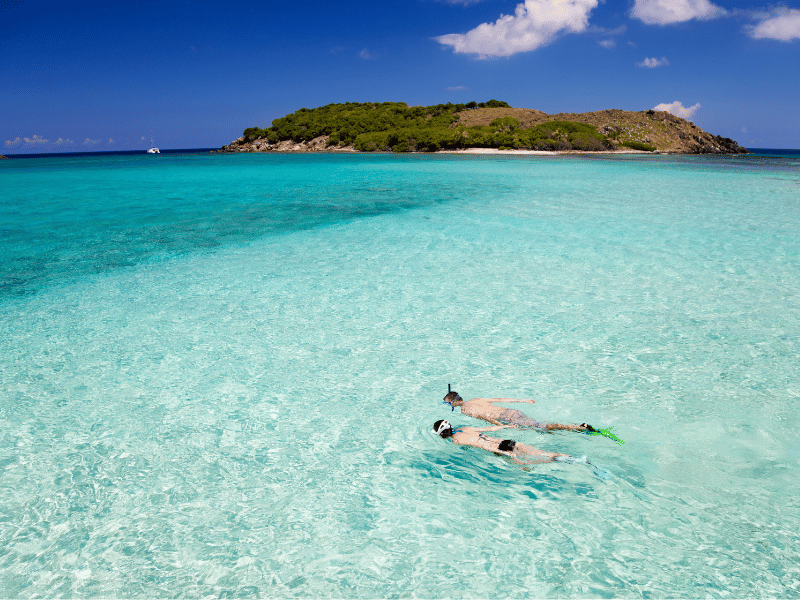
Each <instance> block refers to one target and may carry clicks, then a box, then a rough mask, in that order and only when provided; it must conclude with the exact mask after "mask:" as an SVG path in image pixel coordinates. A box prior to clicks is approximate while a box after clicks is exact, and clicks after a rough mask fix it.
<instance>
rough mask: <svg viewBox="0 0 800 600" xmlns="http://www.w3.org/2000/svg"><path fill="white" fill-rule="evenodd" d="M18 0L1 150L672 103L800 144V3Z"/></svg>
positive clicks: (10, 5)
mask: <svg viewBox="0 0 800 600" xmlns="http://www.w3.org/2000/svg"><path fill="white" fill-rule="evenodd" d="M758 2H759V0H719V2H717V1H713V2H712V1H711V0H605V1H600V0H524V1H523V2H519V1H513V0H512V1H506V0H389V1H384V2H374V1H373V2H368V1H365V0H352V1H349V2H337V1H335V0H328V1H327V2H316V1H307V2H304V3H297V2H291V3H289V2H286V3H278V2H272V1H262V2H249V1H240V0H227V1H226V2H210V1H204V0H200V1H198V0H184V1H180V2H178V1H176V2H172V1H170V0H163V1H150V0H139V1H138V2H135V3H133V2H125V3H119V2H82V1H76V2H70V1H67V2H64V1H61V2H51V1H48V0H0V49H2V52H0V56H2V59H1V60H0V140H2V141H3V143H4V145H3V147H0V153H3V154H13V153H19V152H23V153H27V152H55V151H71V152H75V151H100V150H133V149H144V148H147V147H149V145H150V136H151V133H152V135H153V137H154V141H155V144H156V145H157V146H159V147H161V148H200V147H219V146H221V145H223V144H226V143H228V142H230V141H232V140H233V139H235V138H237V137H239V136H240V135H241V133H242V131H243V130H244V129H245V128H246V127H250V126H259V127H266V126H268V125H269V124H270V123H271V121H272V120H273V119H275V118H277V117H280V116H283V115H284V114H286V113H289V112H293V111H295V110H297V109H298V108H302V107H307V108H313V107H315V106H321V105H324V104H329V103H331V102H347V101H354V102H368V101H403V102H407V103H409V104H412V105H415V104H423V105H427V104H438V103H442V102H454V103H457V102H468V101H470V100H476V101H478V102H481V101H486V100H489V99H491V98H496V99H498V100H505V101H506V102H509V103H510V104H511V105H512V106H517V107H524V108H535V109H539V110H543V111H545V112H548V113H555V112H562V111H570V112H583V111H591V110H603V109H607V108H620V109H624V110H644V109H648V108H654V107H656V106H659V105H665V106H666V105H668V107H669V109H670V110H671V111H673V112H675V113H676V114H679V115H680V116H684V117H686V118H689V119H690V120H691V121H693V122H695V123H696V124H697V125H698V126H700V127H702V128H703V129H706V130H708V131H710V132H711V133H714V134H718V135H723V136H726V137H731V138H733V139H735V140H737V141H738V142H739V143H741V144H743V145H745V146H750V147H761V148H764V147H768V148H800V0H794V1H793V2H788V3H778V4H759V3H758Z"/></svg>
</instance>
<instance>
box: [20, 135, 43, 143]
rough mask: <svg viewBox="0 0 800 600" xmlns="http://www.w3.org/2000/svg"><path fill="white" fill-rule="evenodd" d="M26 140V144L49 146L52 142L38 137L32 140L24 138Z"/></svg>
mask: <svg viewBox="0 0 800 600" xmlns="http://www.w3.org/2000/svg"><path fill="white" fill-rule="evenodd" d="M22 139H23V140H25V143H26V144H47V143H49V142H50V140H46V139H44V138H40V137H39V136H38V135H34V136H33V137H32V138H22Z"/></svg>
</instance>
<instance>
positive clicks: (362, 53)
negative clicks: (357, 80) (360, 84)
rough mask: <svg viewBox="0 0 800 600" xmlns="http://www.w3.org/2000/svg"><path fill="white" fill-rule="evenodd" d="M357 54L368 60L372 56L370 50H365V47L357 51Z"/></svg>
mask: <svg viewBox="0 0 800 600" xmlns="http://www.w3.org/2000/svg"><path fill="white" fill-rule="evenodd" d="M358 55H359V56H360V57H361V58H363V59H365V60H369V59H371V58H372V54H371V53H370V51H369V50H367V49H366V48H364V49H363V50H362V51H361V52H359V53H358Z"/></svg>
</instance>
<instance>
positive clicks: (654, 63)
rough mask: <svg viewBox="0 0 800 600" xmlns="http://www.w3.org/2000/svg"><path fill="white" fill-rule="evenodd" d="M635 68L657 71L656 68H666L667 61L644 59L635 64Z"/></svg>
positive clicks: (662, 59) (664, 59)
mask: <svg viewBox="0 0 800 600" xmlns="http://www.w3.org/2000/svg"><path fill="white" fill-rule="evenodd" d="M636 66H637V67H647V68H648V69H657V68H658V67H668V66H669V61H668V60H667V59H666V58H645V59H644V60H643V61H642V62H638V63H636Z"/></svg>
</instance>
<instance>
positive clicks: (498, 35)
mask: <svg viewBox="0 0 800 600" xmlns="http://www.w3.org/2000/svg"><path fill="white" fill-rule="evenodd" d="M597 2H598V0H525V2H524V3H523V4H518V5H517V8H516V10H515V12H514V14H513V15H500V18H499V19H497V21H495V22H494V23H483V24H481V25H478V26H477V27H476V28H475V29H472V30H471V31H468V32H467V33H450V34H448V35H442V36H439V37H436V38H434V39H435V40H436V41H437V42H439V43H440V44H442V45H443V46H451V47H452V48H453V52H457V53H463V54H477V55H479V56H480V57H481V58H485V57H489V56H511V55H513V54H517V53H518V52H529V51H531V50H536V49H537V48H539V47H541V46H545V45H547V44H549V43H551V42H553V41H554V40H555V38H556V37H557V35H558V34H560V33H562V32H573V33H579V32H581V31H584V30H585V29H586V26H587V24H588V21H589V13H590V12H591V11H592V9H593V8H595V7H596V6H597Z"/></svg>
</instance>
